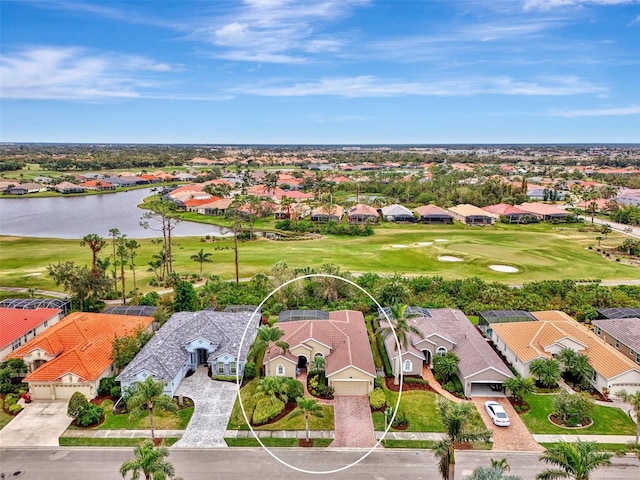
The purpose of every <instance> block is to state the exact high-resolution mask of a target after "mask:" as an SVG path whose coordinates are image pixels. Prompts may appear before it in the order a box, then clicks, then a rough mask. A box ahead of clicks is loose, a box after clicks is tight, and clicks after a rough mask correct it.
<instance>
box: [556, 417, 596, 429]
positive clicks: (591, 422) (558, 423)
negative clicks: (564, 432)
mask: <svg viewBox="0 0 640 480" xmlns="http://www.w3.org/2000/svg"><path fill="white" fill-rule="evenodd" d="M549 421H550V422H551V423H553V424H554V425H556V426H558V427H561V428H587V427H590V426H591V425H593V420H592V419H589V422H588V423H587V422H585V423H584V424H582V425H581V426H579V427H578V426H569V425H565V424H564V423H562V422H561V421H560V419H559V418H558V417H557V416H556V415H549Z"/></svg>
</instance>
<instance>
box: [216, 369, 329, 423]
mask: <svg viewBox="0 0 640 480" xmlns="http://www.w3.org/2000/svg"><path fill="white" fill-rule="evenodd" d="M258 381H259V379H258V378H254V379H253V380H251V381H250V382H248V383H247V384H246V385H245V386H244V387H242V389H241V390H240V395H241V396H242V403H243V405H244V409H245V412H246V413H247V417H249V418H251V413H252V412H253V409H254V407H255V405H256V399H255V398H253V395H254V394H255V393H256V387H257V386H258ZM322 411H323V414H324V417H322V418H317V417H311V418H310V419H309V429H310V430H333V406H329V405H323V406H322ZM227 428H228V429H229V430H248V429H249V426H248V425H247V422H245V420H244V416H243V415H242V410H241V409H240V401H239V400H238V399H237V398H236V403H235V404H234V405H233V410H232V412H231V417H230V418H229V423H228V425H227ZM253 429H254V430H304V429H305V427H304V416H302V415H298V416H295V417H292V415H291V414H289V415H287V416H286V417H284V418H282V419H280V420H278V421H277V422H274V423H270V424H268V425H263V426H260V427H253Z"/></svg>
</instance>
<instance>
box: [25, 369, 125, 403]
mask: <svg viewBox="0 0 640 480" xmlns="http://www.w3.org/2000/svg"><path fill="white" fill-rule="evenodd" d="M112 374H113V370H112V366H111V365H110V366H109V368H107V369H106V370H105V371H104V372H102V373H101V374H100V376H99V377H98V378H97V379H96V380H94V381H88V382H83V381H80V379H79V378H78V376H77V375H74V374H73V373H68V374H66V375H63V376H62V377H61V378H60V379H59V380H57V381H55V382H43V381H33V382H29V393H30V394H31V398H32V399H34V400H68V399H70V398H71V396H72V395H73V394H74V393H75V392H80V393H82V394H83V395H84V396H85V397H87V399H88V400H92V399H94V398H96V396H97V395H98V388H99V387H100V380H101V379H102V378H104V377H108V376H111V375H112Z"/></svg>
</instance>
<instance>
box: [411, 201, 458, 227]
mask: <svg viewBox="0 0 640 480" xmlns="http://www.w3.org/2000/svg"><path fill="white" fill-rule="evenodd" d="M414 212H416V213H417V214H418V216H419V220H418V221H419V222H420V223H429V224H432V223H435V224H440V225H442V224H452V223H453V215H451V214H450V213H449V212H447V211H446V210H445V209H443V208H440V207H438V206H436V205H423V206H421V207H418V208H416V209H415V210H414Z"/></svg>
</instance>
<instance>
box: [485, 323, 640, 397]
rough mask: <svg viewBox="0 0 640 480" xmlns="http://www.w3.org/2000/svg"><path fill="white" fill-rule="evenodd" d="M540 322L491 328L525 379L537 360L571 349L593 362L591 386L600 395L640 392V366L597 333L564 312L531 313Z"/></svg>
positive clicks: (496, 325)
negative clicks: (602, 393)
mask: <svg viewBox="0 0 640 480" xmlns="http://www.w3.org/2000/svg"><path fill="white" fill-rule="evenodd" d="M531 313H532V315H533V316H534V317H536V319H537V321H534V322H520V323H502V324H494V325H492V326H491V330H492V331H491V341H492V342H493V343H494V345H495V346H496V348H497V350H498V351H499V352H501V353H502V354H503V355H504V356H505V358H506V359H507V361H508V362H509V363H511V365H512V366H513V367H514V368H515V369H516V370H517V371H518V373H520V375H522V376H524V377H528V376H530V372H529V366H530V365H531V362H532V361H534V360H535V359H537V358H542V359H544V358H553V357H554V356H555V355H557V354H558V353H560V351H561V350H562V349H564V348H570V349H571V350H574V351H576V352H579V353H582V354H583V355H586V356H587V357H588V358H589V363H590V364H591V366H592V367H593V370H594V373H593V377H592V378H591V380H590V382H591V385H592V386H593V387H594V388H596V389H597V390H598V391H600V392H602V389H603V388H605V387H606V388H608V389H609V391H610V392H611V394H615V392H617V391H619V390H622V389H625V390H626V391H627V392H631V393H634V392H638V391H640V365H638V364H636V363H635V362H634V361H632V360H631V359H630V358H628V357H627V356H625V355H623V354H622V353H621V352H620V351H618V350H616V349H615V348H614V347H612V346H611V345H609V344H608V343H606V342H605V341H604V340H603V339H602V338H600V337H598V335H596V334H595V333H594V332H592V331H591V330H589V329H588V328H586V327H585V326H584V325H581V324H580V323H578V322H576V321H575V320H574V319H573V318H571V317H570V316H569V315H567V314H566V313H564V312H560V311H544V312H531Z"/></svg>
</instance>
